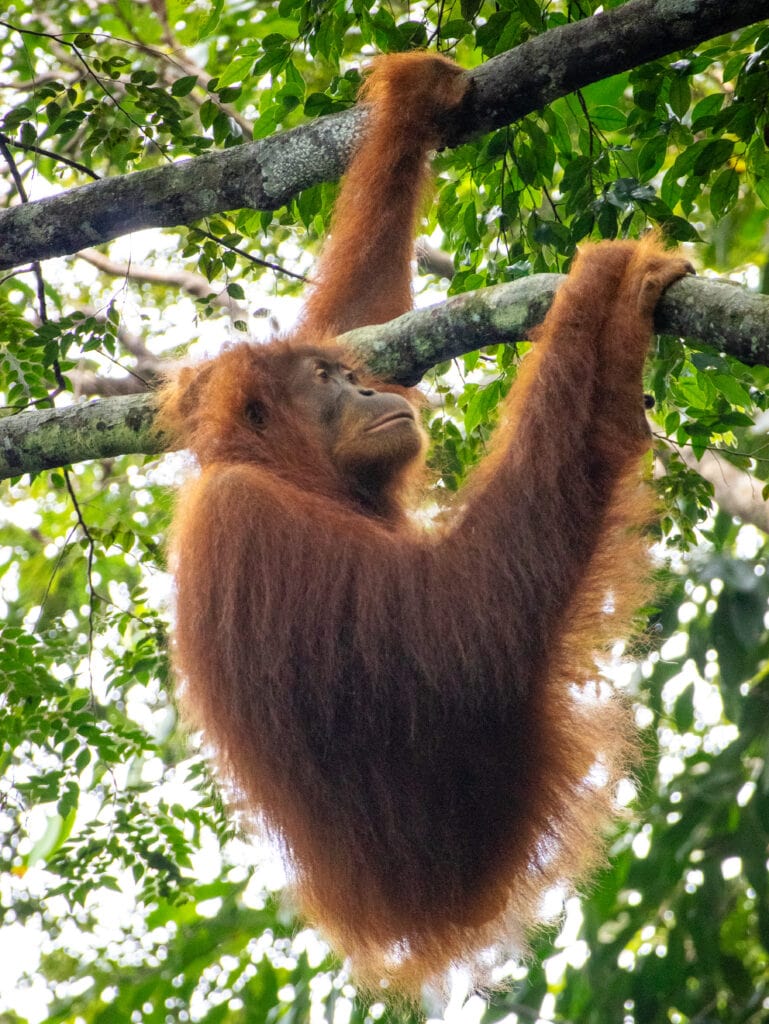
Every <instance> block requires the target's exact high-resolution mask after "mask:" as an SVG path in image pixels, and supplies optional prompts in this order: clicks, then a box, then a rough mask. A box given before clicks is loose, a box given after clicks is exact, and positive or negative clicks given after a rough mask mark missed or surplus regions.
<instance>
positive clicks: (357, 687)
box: [161, 53, 689, 993]
mask: <svg viewBox="0 0 769 1024" xmlns="http://www.w3.org/2000/svg"><path fill="white" fill-rule="evenodd" d="M466 88H467V85H466V79H465V77H464V75H463V73H462V72H461V70H460V69H459V68H458V67H457V66H456V65H454V64H453V63H451V62H450V61H448V60H446V59H444V58H441V57H437V56H433V55H430V54H427V53H420V54H398V55H393V56H390V57H386V58H382V59H380V60H378V61H377V62H376V64H375V67H374V70H373V72H372V74H371V76H370V77H369V78H368V81H367V84H366V87H365V93H364V97H363V99H364V102H365V103H366V104H368V106H369V116H368V122H367V129H366V132H365V137H364V138H363V141H362V142H361V144H360V147H359V149H358V151H357V153H356V155H355V157H354V159H353V161H352V165H351V167H350V169H349V172H348V175H347V178H346V181H345V183H344V185H343V187H342V190H341V194H340V196H339V200H338V203H337V207H336V212H335V217H334V221H333V225H332V230H331V238H330V241H329V242H328V243H327V245H326V248H325V250H324V252H323V254H322V257H321V261H320V267H319V269H318V272H317V276H316V280H315V285H314V287H313V289H312V291H311V293H310V296H309V299H308V301H307V305H306V308H305V311H304V315H303V318H302V320H301V322H300V325H299V327H298V328H297V329H296V331H295V332H294V333H292V334H291V336H290V337H288V338H286V339H282V340H276V341H274V342H272V343H270V344H267V345H250V344H242V345H238V346H236V347H233V348H231V349H229V350H227V351H225V352H223V353H222V354H221V355H220V356H218V357H217V358H215V359H213V360H211V361H209V362H208V363H205V364H203V365H202V366H201V367H199V368H197V369H193V370H188V371H186V372H184V373H182V374H181V375H180V376H179V377H178V378H177V379H176V380H175V381H173V382H171V383H170V384H169V385H168V386H167V388H166V390H165V393H164V395H163V400H162V421H161V422H162V423H163V424H164V425H165V427H166V429H168V430H171V431H173V432H174V433H175V434H176V435H177V436H178V438H179V439H180V440H181V441H182V442H183V443H184V444H185V445H186V446H188V447H189V448H190V449H191V450H192V451H193V452H194V453H195V455H196V457H197V460H198V462H199V464H200V468H201V472H200V475H199V476H198V477H197V478H196V479H194V480H193V481H192V482H191V483H189V484H188V485H187V486H186V487H185V488H184V490H183V491H182V494H181V496H180V498H179V501H178V509H177V512H176V518H175V522H174V527H173V543H172V549H173V564H174V572H175V576H176V587H177V607H176V624H175V643H174V663H175V670H176V674H177V677H178V679H179V682H180V690H179V697H180V702H181V706H182V709H183V711H184V714H185V716H186V718H187V720H188V721H189V722H190V723H191V724H192V725H194V726H195V727H199V728H200V729H202V730H203V733H204V737H205V740H206V742H207V743H208V744H210V746H211V748H212V749H213V750H214V751H215V754H216V759H217V762H218V766H219V768H220V770H221V772H222V774H223V775H224V776H225V777H226V779H228V780H229V783H230V786H231V788H232V790H233V792H234V794H235V796H236V799H237V800H238V801H239V802H240V804H241V806H242V807H244V808H246V809H247V810H248V811H249V813H250V814H252V815H253V817H254V818H255V819H257V820H258V822H259V823H260V825H261V826H262V827H263V828H264V829H266V830H267V832H268V833H269V834H270V835H271V836H272V837H273V838H274V839H275V840H276V842H277V843H278V844H279V846H280V848H281V850H282V851H283V854H284V856H285V859H286V861H287V864H288V865H289V867H290V870H291V874H292V878H293V885H294V891H295V894H296V898H297V900H298V904H299V907H300V908H301V909H302V911H303V912H304V913H305V914H306V915H307V917H308V919H309V920H310V921H312V922H314V923H315V924H317V925H318V926H319V927H320V928H321V929H322V931H323V933H324V934H325V935H326V936H327V937H328V938H329V939H330V941H331V942H332V943H333V945H334V946H335V947H336V948H337V949H338V950H339V951H341V952H342V953H343V954H346V955H348V956H349V957H350V959H351V963H352V967H353V970H354V972H355V975H356V977H357V978H358V979H360V980H362V981H364V982H365V983H368V984H377V983H378V982H379V981H380V980H381V979H383V978H384V979H387V981H388V982H389V983H390V984H391V985H392V986H393V987H395V988H397V989H399V990H401V991H405V992H411V993H413V992H415V991H416V990H417V989H418V988H419V986H420V985H421V984H423V983H425V982H436V981H439V980H440V979H441V977H442V976H443V975H444V974H445V972H446V970H447V968H449V967H450V966H452V965H456V964H463V965H465V966H467V967H469V968H470V969H471V971H472V972H473V974H474V976H475V977H476V979H480V980H483V979H484V978H486V977H488V973H489V968H490V967H491V966H493V964H494V962H495V956H496V955H497V954H499V953H501V952H503V951H504V953H505V954H506V953H508V952H509V951H510V949H511V948H512V949H514V950H515V949H517V950H520V949H522V948H523V947H524V944H525V937H526V933H527V931H528V930H529V928H530V927H531V926H532V925H533V924H535V923H536V922H537V921H538V919H539V917H540V915H541V904H542V897H543V894H544V893H546V891H547V890H548V889H550V887H552V886H555V885H561V886H564V887H566V889H567V890H569V889H570V888H571V887H572V886H573V885H574V884H575V883H576V882H579V881H580V880H581V879H583V878H584V877H585V875H586V873H587V872H588V871H589V869H590V868H592V867H593V866H594V865H595V864H596V862H597V861H598V860H599V859H600V857H601V850H602V837H603V835H604V832H605V829H606V826H607V823H609V822H610V820H611V816H612V813H613V806H614V790H615V784H616V782H617V780H618V778H619V777H620V776H621V775H622V773H623V772H624V771H625V770H626V768H627V765H628V759H629V756H630V754H631V751H632V750H633V728H632V721H631V716H630V713H629V711H628V710H627V709H626V707H625V706H624V705H623V704H622V703H621V702H619V701H618V700H617V699H616V698H615V697H614V696H612V695H610V694H609V693H607V692H606V687H605V686H603V685H602V684H600V683H599V682H598V681H597V680H598V676H597V670H596V657H597V656H600V655H601V654H602V653H605V652H606V651H607V649H608V647H609V645H610V643H611V642H612V641H613V640H615V639H616V638H618V637H622V636H623V635H625V634H626V633H627V631H628V629H629V625H630V622H631V619H632V615H633V612H634V610H635V609H636V608H637V607H638V605H639V603H641V601H642V600H643V598H644V596H645V595H646V593H647V591H646V584H645V580H646V577H647V564H646V543H645V541H644V539H643V537H642V536H641V535H640V528H641V527H642V526H643V524H645V523H646V522H647V521H648V517H649V514H650V502H649V498H648V496H647V493H646V491H645V489H644V487H643V484H642V481H641V473H640V463H641V460H642V456H643V455H644V453H645V452H646V451H647V449H648V447H649V432H648V428H647V426H646V422H645V418H644V412H643V406H644V398H643V391H642V383H641V376H642V369H643V363H644V356H645V353H646V350H647V345H648V342H649V337H650V334H651V331H652V312H653V310H654V306H655V304H656V302H657V300H658V298H659V296H660V294H661V293H662V292H663V290H664V289H665V288H666V287H667V286H668V285H669V284H670V283H671V282H673V281H675V280H676V279H677V278H679V277H681V276H682V275H683V274H685V273H686V272H687V270H688V269H689V268H688V265H687V263H686V262H685V261H684V260H683V259H681V258H680V257H679V256H676V255H671V254H669V253H667V252H665V251H663V249H662V248H661V247H660V245H659V244H658V242H657V241H655V240H654V239H652V238H647V239H645V240H643V241H641V242H640V243H636V242H630V241H626V242H613V243H600V244H598V245H593V246H586V247H585V249H584V250H583V251H582V252H581V253H580V255H579V256H578V257H577V259H576V262H575V264H574V267H573V269H572V272H571V274H570V275H569V277H568V279H567V281H566V283H565V284H564V285H563V286H562V287H561V288H560V290H559V291H558V293H557V296H556V299H555V302H554V304H553V306H552V309H551V310H550V312H549V314H548V316H547V318H546V320H545V322H544V324H543V325H542V327H541V328H539V329H538V330H537V331H536V334H535V339H534V340H536V342H537V343H536V345H535V346H534V347H533V350H532V352H531V353H530V354H529V355H527V356H526V358H525V359H524V361H523V366H522V368H521V371H520V373H519V375H518V379H517V381H516V384H515V386H514V388H513V390H512V392H511V394H510V396H509V398H508V399H507V400H506V403H505V408H504V414H503V424H502V426H501V427H500V428H499V430H498V432H497V435H496V440H495V443H494V446H493V448H492V450H491V453H490V454H489V455H488V457H487V458H486V459H485V461H484V462H483V464H482V465H481V466H480V468H479V469H478V470H477V471H476V472H475V474H474V475H473V477H472V479H471V481H470V483H469V484H468V485H467V487H466V488H465V490H464V491H463V492H462V494H461V495H460V496H459V500H458V502H457V504H456V508H455V512H454V516H453V518H451V519H450V521H447V522H445V523H442V524H441V525H440V527H438V526H436V525H432V526H428V527H426V528H425V527H424V526H422V525H419V524H418V523H417V522H416V521H415V519H413V518H412V517H411V516H410V514H409V511H408V508H409V505H408V497H409V496H410V495H411V494H412V493H413V490H414V485H415V483H418V481H419V479H420V477H421V474H422V466H423V453H424V447H425V441H424V435H423V433H422V430H421V428H420V426H419V422H418V415H417V413H416V411H415V408H414V404H413V402H412V400H411V397H410V394H409V392H407V391H405V390H404V389H402V388H397V387H395V386H393V385H390V384H387V383H383V382H382V381H377V380H374V379H373V378H372V376H371V374H370V373H369V372H368V371H367V370H366V369H365V368H364V367H362V366H360V365H358V361H357V360H356V359H355V357H354V356H353V355H352V354H351V353H349V352H346V351H344V350H342V349H340V348H339V347H337V346H335V345H334V344H333V339H334V337H335V336H336V335H338V334H339V333H340V332H342V331H345V330H348V329H350V328H352V327H355V326H358V325H361V324H370V323H378V322H381V321H384V320H386V319H388V318H390V317H394V316H396V315H398V314H400V313H402V312H404V311H405V310H407V309H408V308H409V307H410V304H411V292H410V284H409V274H410V271H409V259H410V254H411V246H412V239H413V233H414V228H415V220H416V214H417V210H418V205H419V201H420V196H421V195H422V191H423V185H424V182H425V168H426V166H427V160H426V157H427V153H428V151H429V150H430V149H431V148H432V147H434V146H436V145H437V144H438V143H439V142H440V138H441V125H442V124H445V123H446V122H447V119H448V118H450V117H451V114H452V112H453V111H454V110H455V109H456V108H457V107H458V105H459V104H460V103H461V101H462V98H463V96H464V93H465V90H466Z"/></svg>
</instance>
